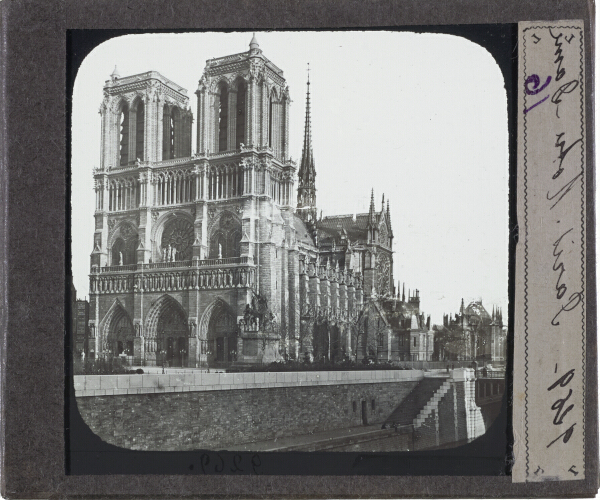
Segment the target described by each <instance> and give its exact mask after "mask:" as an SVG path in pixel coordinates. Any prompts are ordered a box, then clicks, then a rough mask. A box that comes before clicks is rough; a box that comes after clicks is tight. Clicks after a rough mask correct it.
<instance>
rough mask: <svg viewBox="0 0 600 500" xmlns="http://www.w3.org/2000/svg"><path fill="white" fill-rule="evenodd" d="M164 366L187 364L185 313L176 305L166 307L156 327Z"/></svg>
mask: <svg viewBox="0 0 600 500" xmlns="http://www.w3.org/2000/svg"><path fill="white" fill-rule="evenodd" d="M157 331H158V335H159V339H160V346H161V351H162V355H163V356H164V362H165V363H164V364H165V366H186V365H187V354H188V345H187V326H186V320H185V315H184V314H183V313H182V311H181V310H180V309H179V308H177V307H167V308H166V309H165V310H164V311H163V313H162V314H161V315H160V317H159V319H158V327H157Z"/></svg>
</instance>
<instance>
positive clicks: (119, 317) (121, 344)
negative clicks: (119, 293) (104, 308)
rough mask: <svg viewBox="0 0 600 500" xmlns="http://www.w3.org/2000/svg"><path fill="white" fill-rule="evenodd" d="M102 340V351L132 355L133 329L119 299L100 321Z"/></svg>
mask: <svg viewBox="0 0 600 500" xmlns="http://www.w3.org/2000/svg"><path fill="white" fill-rule="evenodd" d="M102 330H103V333H104V335H103V337H104V342H103V345H102V346H101V347H102V352H103V353H104V354H105V355H107V356H109V357H114V356H120V355H123V354H124V355H126V356H133V339H134V337H135V331H134V328H133V322H132V321H131V318H130V317H129V314H128V313H127V311H126V310H125V308H124V307H123V306H122V305H121V303H120V302H119V301H115V302H114V304H113V305H112V307H111V308H110V309H109V311H108V312H107V313H106V316H105V318H104V320H103V322H102Z"/></svg>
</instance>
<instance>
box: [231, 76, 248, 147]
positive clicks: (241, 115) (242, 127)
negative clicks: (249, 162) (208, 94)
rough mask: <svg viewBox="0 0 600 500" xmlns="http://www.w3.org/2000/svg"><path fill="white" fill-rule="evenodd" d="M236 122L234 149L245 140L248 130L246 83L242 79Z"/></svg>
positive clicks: (238, 94) (239, 87) (239, 85)
mask: <svg viewBox="0 0 600 500" xmlns="http://www.w3.org/2000/svg"><path fill="white" fill-rule="evenodd" d="M235 115H236V118H237V119H236V123H235V145H234V148H233V149H238V148H239V147H240V144H241V143H243V142H244V141H245V138H244V135H245V132H246V83H245V82H244V81H240V82H239V84H238V93H237V105H236V111H235Z"/></svg>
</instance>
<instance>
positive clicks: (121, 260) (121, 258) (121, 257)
mask: <svg viewBox="0 0 600 500" xmlns="http://www.w3.org/2000/svg"><path fill="white" fill-rule="evenodd" d="M119 265H120V266H122V265H123V252H119Z"/></svg>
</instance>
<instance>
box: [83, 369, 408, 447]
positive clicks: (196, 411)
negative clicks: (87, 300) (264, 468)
mask: <svg viewBox="0 0 600 500" xmlns="http://www.w3.org/2000/svg"><path fill="white" fill-rule="evenodd" d="M317 373H318V372H317ZM331 373H333V374H338V373H344V372H330V374H331ZM350 373H351V372H350ZM355 373H360V372H355ZM366 373H369V372H366ZM373 373H378V372H373ZM379 373H380V372H379ZM399 373H406V372H399ZM309 374H310V373H307V375H309ZM227 375H230V374H227ZM231 375H234V374H231ZM236 375H238V374H236ZM242 375H243V374H242ZM253 375H258V374H253ZM264 375H269V374H264ZM275 375H279V374H275ZM283 375H291V374H283ZM417 381H418V378H414V380H413V379H409V380H404V381H392V382H382V381H377V380H376V378H373V379H371V380H369V381H368V382H367V381H365V382H363V383H357V382H356V381H354V382H348V383H340V382H341V381H340V382H338V383H336V384H321V385H315V384H313V385H298V384H296V385H292V384H290V385H287V386H280V387H263V388H252V389H234V388H229V389H228V390H205V391H185V392H183V391H182V392H179V391H178V392H165V391H163V392H162V393H157V392H153V393H139V394H117V395H115V394H114V392H113V395H98V396H93V397H78V398H77V405H78V408H79V411H80V413H81V415H82V417H83V419H84V421H85V422H86V423H87V424H88V425H89V426H90V429H91V430H92V431H93V432H94V433H95V434H97V435H98V436H99V437H100V438H101V439H103V440H104V441H106V442H107V443H110V444H114V445H117V446H122V447H124V448H130V449H135V450H195V449H226V448H227V446H228V445H234V444H235V445H239V444H241V443H245V442H253V441H261V440H269V439H274V438H277V437H280V436H295V435H302V434H308V433H311V432H319V431H326V430H331V429H339V428H344V427H352V426H358V425H361V423H362V415H361V413H362V412H361V410H362V406H363V401H364V402H365V407H366V417H367V420H368V423H369V424H376V423H381V422H383V421H384V419H385V418H386V417H387V416H388V415H389V414H390V413H391V412H392V411H393V410H394V408H395V407H396V406H397V405H398V404H400V403H401V402H402V400H403V399H404V398H405V397H406V396H407V395H408V393H409V392H410V391H411V390H412V389H413V388H414V387H415V386H416V384H417ZM282 383H284V382H282ZM250 449H251V447H250Z"/></svg>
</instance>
